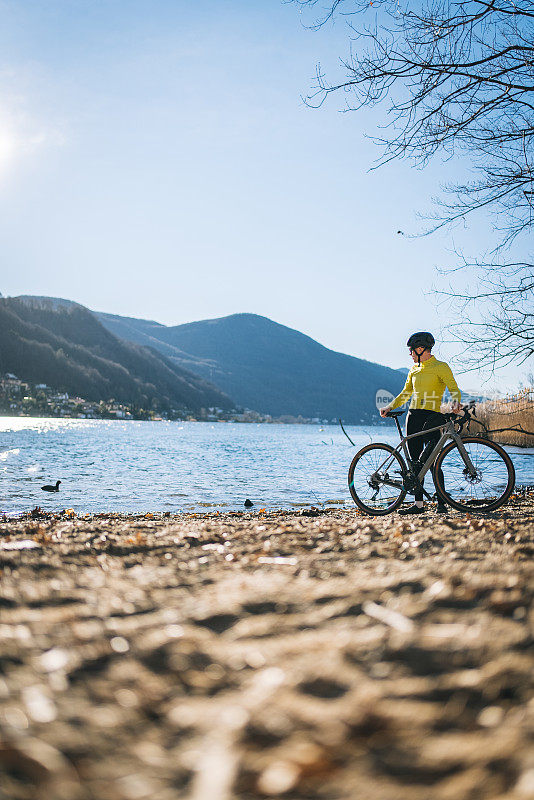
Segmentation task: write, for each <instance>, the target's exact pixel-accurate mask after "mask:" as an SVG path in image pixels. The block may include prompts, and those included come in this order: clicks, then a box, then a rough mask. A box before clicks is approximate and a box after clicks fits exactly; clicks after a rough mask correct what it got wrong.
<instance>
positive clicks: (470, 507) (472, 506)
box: [433, 436, 515, 511]
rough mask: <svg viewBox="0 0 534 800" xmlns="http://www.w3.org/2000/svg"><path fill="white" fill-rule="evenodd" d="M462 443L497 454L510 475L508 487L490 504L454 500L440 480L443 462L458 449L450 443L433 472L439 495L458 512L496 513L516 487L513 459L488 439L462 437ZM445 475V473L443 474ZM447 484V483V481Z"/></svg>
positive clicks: (436, 462)
mask: <svg viewBox="0 0 534 800" xmlns="http://www.w3.org/2000/svg"><path fill="white" fill-rule="evenodd" d="M462 443H463V444H464V445H466V444H467V445H468V444H471V443H476V444H477V445H479V446H481V447H488V448H490V449H491V450H493V451H494V452H495V453H497V454H498V455H499V456H500V457H501V458H502V460H503V461H504V464H505V465H506V469H507V473H508V480H507V482H506V487H505V489H504V491H503V492H502V493H501V494H500V495H499V496H498V497H496V498H494V499H492V500H490V499H488V502H484V501H481V500H477V499H471V500H466V501H465V502H461V501H459V500H458V499H455V498H453V497H452V496H451V495H450V494H449V492H448V491H447V489H446V486H445V485H444V484H443V483H442V481H441V479H440V468H441V469H443V462H444V461H445V459H446V458H447V456H448V455H449V453H450V452H451V451H452V450H454V449H455V448H456V449H457V448H458V445H457V444H456V442H449V444H447V445H446V446H445V447H444V448H443V450H441V451H440V453H439V454H438V457H437V458H436V460H435V462H434V464H433V472H434V484H435V486H436V490H437V493H438V495H439V496H440V497H441V499H442V500H443V501H444V502H445V503H446V504H447V505H449V506H451V507H452V508H454V509H456V511H495V510H496V509H497V508H500V507H501V506H502V505H504V504H505V503H506V501H507V500H508V498H509V497H510V495H511V494H512V492H513V490H514V486H515V469H514V465H513V464H512V459H511V458H510V456H509V455H508V453H507V452H506V450H504V449H503V448H502V447H501V446H500V445H498V444H497V443H496V442H490V441H489V440H487V439H481V438H479V437H478V436H466V437H462ZM442 474H443V473H442ZM445 483H446V481H445Z"/></svg>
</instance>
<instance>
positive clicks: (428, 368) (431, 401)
mask: <svg viewBox="0 0 534 800" xmlns="http://www.w3.org/2000/svg"><path fill="white" fill-rule="evenodd" d="M445 387H447V389H448V390H449V392H450V393H451V397H452V399H453V400H457V401H458V402H460V401H461V398H462V395H461V393H460V390H459V388H458V384H457V383H456V381H455V380H454V376H453V374H452V371H451V368H450V367H449V365H448V364H446V363H445V361H438V360H437V358H435V357H434V356H431V357H430V358H429V359H427V360H426V361H423V362H421V364H414V365H413V367H412V368H411V370H410V371H409V373H408V377H407V378H406V383H405V384H404V389H403V390H402V392H401V393H400V394H399V395H397V397H396V398H395V400H394V401H393V402H392V403H391V405H390V408H391V409H393V408H398V407H399V406H402V404H403V403H406V401H407V400H409V399H410V397H411V398H412V400H411V403H410V408H423V409H425V410H426V411H439V410H440V407H441V400H442V397H443V392H444V391H445Z"/></svg>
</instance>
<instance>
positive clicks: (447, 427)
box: [374, 417, 476, 497]
mask: <svg viewBox="0 0 534 800" xmlns="http://www.w3.org/2000/svg"><path fill="white" fill-rule="evenodd" d="M395 422H396V424H397V429H398V431H399V435H400V437H401V441H400V442H399V444H398V445H397V447H396V448H395V452H396V453H400V451H401V450H402V453H403V455H404V459H405V461H406V463H407V464H408V467H409V468H411V467H412V466H413V463H414V462H413V461H412V460H411V458H410V453H409V450H408V446H407V444H406V443H407V441H408V439H415V438H416V437H417V436H428V434H429V433H433V432H434V431H441V436H440V438H439V440H438V441H437V442H436V444H435V446H434V447H433V449H432V451H431V453H430V454H429V456H428V458H427V459H426V461H425V463H424V464H423V465H422V467H421V469H420V471H419V472H418V473H417V475H416V477H417V480H418V481H419V482H420V484H421V486H422V485H423V479H424V477H425V475H426V473H427V472H428V470H429V469H430V468H431V467H432V464H433V463H434V461H435V460H436V458H437V456H438V453H439V452H440V450H441V448H442V447H443V445H444V444H445V442H446V441H447V440H448V439H452V440H453V441H455V442H456V445H457V447H458V450H459V451H460V454H461V456H462V458H463V460H464V464H465V466H466V468H467V469H468V470H469V474H470V476H471V477H475V476H476V470H475V468H474V466H473V464H472V462H471V459H470V458H469V455H468V453H467V450H466V449H465V447H464V445H463V442H462V437H461V436H460V434H459V433H457V432H456V431H455V430H454V421H453V420H448V421H447V422H445V423H443V425H437V426H436V427H435V428H426V429H425V430H423V431H419V432H418V433H411V434H410V435H409V436H403V435H402V431H401V427H400V424H399V420H398V418H397V417H395ZM391 458H392V456H389V457H388V458H386V459H385V460H384V461H383V462H382V464H380V466H379V467H378V469H377V470H376V472H379V471H380V470H381V469H383V467H384V465H386V464H387V463H388V462H389V460H390V459H391ZM376 472H375V473H374V474H376ZM380 480H381V482H382V483H383V484H385V485H386V486H394V487H395V488H397V489H403V488H404V483H402V484H400V483H398V482H397V481H394V480H391V479H387V480H384V479H383V478H381V479H380ZM423 491H424V490H423ZM425 494H426V496H427V497H429V495H428V493H427V492H425Z"/></svg>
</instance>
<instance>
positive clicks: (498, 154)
mask: <svg viewBox="0 0 534 800" xmlns="http://www.w3.org/2000/svg"><path fill="white" fill-rule="evenodd" d="M291 1H292V2H294V3H296V4H298V5H300V6H301V7H310V8H313V9H315V10H317V9H319V8H321V11H322V12H324V13H323V16H322V17H320V18H319V19H318V20H317V21H316V23H315V24H316V26H317V27H320V26H321V25H323V24H325V23H326V22H327V21H328V20H331V19H333V18H334V17H335V16H339V15H344V16H345V18H346V20H347V23H348V25H349V27H350V39H351V45H350V52H349V56H348V57H347V58H345V59H344V60H342V62H341V65H342V73H343V74H342V77H341V79H340V80H338V81H335V82H329V81H327V79H326V77H325V76H324V74H323V73H322V71H321V69H320V67H319V68H318V69H317V85H316V87H315V90H314V91H313V92H312V93H311V94H310V96H309V97H308V98H307V100H308V102H309V103H310V104H312V105H320V104H322V103H324V101H325V100H326V98H327V97H328V96H329V95H330V94H332V93H338V92H343V93H344V97H345V108H346V109H347V110H357V109H359V108H361V107H363V106H373V105H377V104H381V103H383V104H385V105H386V106H387V109H388V112H389V124H388V125H387V126H386V128H385V129H384V130H385V133H384V136H383V137H381V138H379V139H378V141H379V143H380V144H381V145H382V147H383V150H382V155H381V158H380V160H379V163H381V164H384V163H386V162H388V161H390V160H392V159H397V158H410V159H413V161H414V162H416V163H418V164H419V165H425V164H426V163H427V162H428V160H429V159H430V158H431V157H432V156H433V155H435V154H436V153H438V152H440V153H442V154H447V155H453V154H455V153H458V152H459V153H461V152H462V151H463V152H464V153H467V154H468V157H469V164H470V167H471V169H472V170H473V174H474V178H473V180H471V181H470V182H467V183H463V184H462V185H456V186H446V187H444V188H445V190H446V191H445V193H444V195H443V197H442V199H441V200H440V202H439V205H438V207H437V211H436V212H435V213H434V214H433V215H432V216H431V225H430V227H429V229H428V230H427V232H429V231H432V230H436V229H437V228H439V227H442V226H444V225H448V224H450V223H452V222H454V221H457V220H461V219H465V218H466V217H467V216H468V215H470V214H473V213H474V212H476V211H481V210H484V211H485V212H486V214H487V217H488V219H489V221H490V224H491V226H492V230H493V234H494V235H495V234H496V237H495V241H496V246H495V248H494V249H493V250H492V252H491V254H490V256H489V257H488V258H485V260H484V261H480V262H475V263H474V264H472V266H474V267H475V270H476V271H477V272H478V275H479V279H480V286H479V290H478V292H476V293H475V294H471V295H465V296H462V295H453V297H452V298H451V299H452V300H453V301H455V304H456V306H457V307H459V308H462V309H463V312H464V315H465V312H466V310H470V307H471V306H473V307H474V309H475V311H476V312H477V314H476V316H477V317H478V316H479V313H478V312H480V310H481V309H485V310H484V311H483V314H482V317H481V319H480V320H479V321H476V322H473V324H472V325H471V326H470V325H469V324H467V325H466V324H463V325H461V326H459V327H458V326H455V328H454V333H455V335H456V336H457V338H459V339H460V341H463V342H464V344H465V345H466V347H467V350H469V349H470V346H471V345H472V344H476V348H477V356H476V361H477V365H478V366H479V365H480V363H481V362H482V361H483V362H484V363H485V364H486V365H491V366H493V367H497V366H502V365H504V364H507V363H522V362H524V361H525V360H526V359H527V358H528V357H529V356H531V355H532V353H533V351H534V317H533V306H534V303H533V300H534V277H533V276H534V269H533V266H532V263H529V262H530V258H531V257H530V255H529V256H528V258H527V259H526V260H524V261H521V262H520V263H519V262H518V263H514V262H512V261H510V260H509V249H510V247H511V246H512V244H513V243H514V244H515V245H516V246H521V247H524V241H523V238H524V239H525V240H526V243H527V251H528V248H529V243H528V236H529V235H531V234H532V226H533V210H534V208H533V207H534V186H533V174H532V168H533V159H534V152H533V145H534V0H515V1H514V0H460V1H459V2H452V0H415V2H410V0H335V2H332V1H331V2H329V3H328V4H327V6H326V7H325V6H324V3H322V2H321V0H291ZM464 319H465V316H464Z"/></svg>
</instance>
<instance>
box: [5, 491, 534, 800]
mask: <svg viewBox="0 0 534 800" xmlns="http://www.w3.org/2000/svg"><path fill="white" fill-rule="evenodd" d="M533 555H534V495H533V494H532V493H524V494H522V495H516V496H514V498H512V500H511V501H510V503H509V504H508V505H507V506H506V507H505V508H504V509H502V510H501V511H500V512H496V513H494V514H489V515H473V516H466V515H465V514H459V513H456V512H454V513H451V514H450V515H449V516H446V517H441V516H437V515H436V514H435V513H433V512H429V513H428V514H427V515H425V516H424V517H418V518H416V519H414V520H413V521H411V520H408V521H407V520H406V518H402V519H401V518H400V517H399V516H397V515H395V514H393V515H391V516H390V517H386V518H370V517H365V516H362V515H361V514H360V513H359V512H357V511H355V510H346V509H342V510H327V511H324V512H322V511H319V510H316V509H307V510H304V511H302V512H299V513H294V512H287V511H278V512H272V513H252V514H251V513H231V514H224V515H221V514H202V515H199V514H191V515H180V516H163V515H161V516H157V515H152V514H147V515H145V516H124V515H119V514H108V515H93V516H87V517H76V516H74V515H73V514H72V513H70V512H67V513H63V514H55V515H50V514H48V515H47V514H40V513H39V511H35V512H34V514H33V517H32V516H31V515H27V517H25V518H21V519H18V520H7V519H6V520H4V522H1V523H0V564H1V568H2V572H1V575H2V578H1V588H0V643H1V644H0V798H2V800H41V798H43V800H44V798H46V800H56V799H57V800H78V799H80V800H93V799H94V800H143V798H147V799H148V798H150V800H176V798H191V800H231V798H239V799H240V800H241V799H243V800H248V798H251V799H252V798H269V797H286V798H295V799H296V798H299V799H301V800H305V799H306V800H308V799H309V800H311V799H312V798H317V799H319V798H324V800H326V799H327V798H328V800H349V799H350V800H352V798H358V800H367V799H368V800H371V799H372V800H404V799H405V798H409V799H410V800H423V799H424V800H427V798H428V800H430V798H432V800H463V799H464V798H465V799H466V800H468V799H469V800H479V799H480V800H482V799H483V798H484V799H485V798H499V800H504V798H506V800H525V798H530V797H534V747H533V739H534V700H533V696H534V695H533V691H532V690H533V675H534V647H533V645H534V638H533V632H532V623H533V621H534V618H533V609H532V598H533V595H534V567H533V559H532V557H533Z"/></svg>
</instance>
